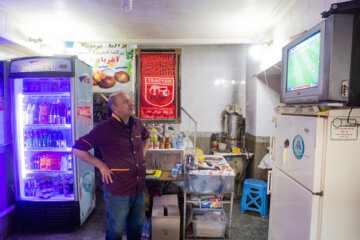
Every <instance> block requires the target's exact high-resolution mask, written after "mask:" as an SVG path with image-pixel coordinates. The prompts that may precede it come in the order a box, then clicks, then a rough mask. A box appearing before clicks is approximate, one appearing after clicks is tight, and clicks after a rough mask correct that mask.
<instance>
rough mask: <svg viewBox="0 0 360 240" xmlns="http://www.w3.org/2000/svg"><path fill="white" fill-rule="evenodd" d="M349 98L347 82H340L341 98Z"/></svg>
mask: <svg viewBox="0 0 360 240" xmlns="http://www.w3.org/2000/svg"><path fill="white" fill-rule="evenodd" d="M348 96H349V81H348V80H343V81H341V97H348Z"/></svg>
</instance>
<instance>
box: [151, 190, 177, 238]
mask: <svg viewBox="0 0 360 240" xmlns="http://www.w3.org/2000/svg"><path fill="white" fill-rule="evenodd" d="M151 224H152V239H156V240H168V239H179V237H180V213H179V206H178V199H177V195H163V196H161V197H154V198H153V209H152V216H151Z"/></svg>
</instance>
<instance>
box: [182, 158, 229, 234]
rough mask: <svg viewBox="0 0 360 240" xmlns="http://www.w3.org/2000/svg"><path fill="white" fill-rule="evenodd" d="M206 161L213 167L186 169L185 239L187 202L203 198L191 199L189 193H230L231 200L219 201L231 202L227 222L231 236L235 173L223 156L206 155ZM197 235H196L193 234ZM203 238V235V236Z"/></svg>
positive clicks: (184, 231) (184, 232)
mask: <svg viewBox="0 0 360 240" xmlns="http://www.w3.org/2000/svg"><path fill="white" fill-rule="evenodd" d="M205 162H206V163H209V164H208V166H209V165H210V166H211V168H200V169H198V170H187V169H186V168H185V169H186V170H185V184H184V215H183V234H182V235H183V239H185V237H186V236H185V235H186V218H187V217H186V215H187V213H186V206H187V203H201V200H200V199H199V200H190V199H189V196H188V194H195V195H198V196H201V195H212V194H230V200H229V201H218V202H219V203H222V204H230V210H229V215H228V216H229V218H228V219H229V220H228V222H227V223H228V224H227V236H226V237H227V238H228V239H230V237H231V221H232V209H233V199H234V182H235V173H234V171H233V170H232V168H231V167H230V165H229V164H228V163H227V161H226V160H225V159H224V157H222V156H214V155H205ZM191 237H195V236H191ZM201 238H202V237H201Z"/></svg>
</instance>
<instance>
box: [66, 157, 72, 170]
mask: <svg viewBox="0 0 360 240" xmlns="http://www.w3.org/2000/svg"><path fill="white" fill-rule="evenodd" d="M67 167H68V171H72V170H73V164H72V156H71V154H68V156H67Z"/></svg>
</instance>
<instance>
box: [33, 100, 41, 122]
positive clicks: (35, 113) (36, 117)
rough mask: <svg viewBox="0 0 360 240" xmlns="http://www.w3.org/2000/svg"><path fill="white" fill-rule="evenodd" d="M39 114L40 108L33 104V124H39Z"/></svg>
mask: <svg viewBox="0 0 360 240" xmlns="http://www.w3.org/2000/svg"><path fill="white" fill-rule="evenodd" d="M39 113H40V107H39V104H38V103H37V102H36V103H34V111H33V124H38V123H39Z"/></svg>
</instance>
